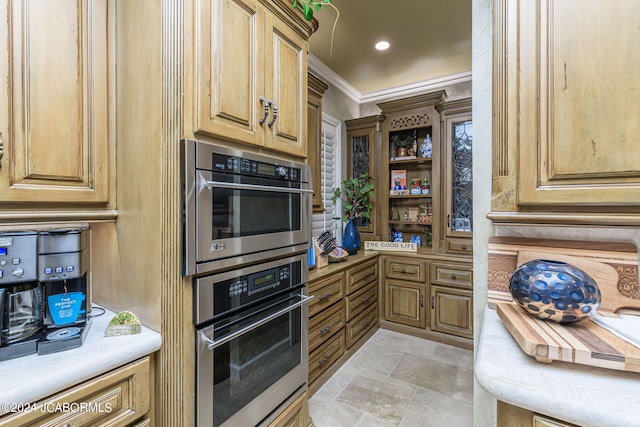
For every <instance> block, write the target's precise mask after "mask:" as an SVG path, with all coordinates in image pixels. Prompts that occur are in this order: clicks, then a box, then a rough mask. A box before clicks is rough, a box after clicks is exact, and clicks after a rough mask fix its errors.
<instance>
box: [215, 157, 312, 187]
mask: <svg viewBox="0 0 640 427" xmlns="http://www.w3.org/2000/svg"><path fill="white" fill-rule="evenodd" d="M213 170H214V171H220V172H229V173H235V174H240V175H248V176H259V177H269V178H277V179H281V180H285V181H293V182H300V180H301V178H302V176H301V175H302V174H301V173H300V169H297V168H293V167H286V166H282V165H277V164H273V163H266V162H259V161H256V160H251V159H245V158H242V157H234V156H228V155H225V154H218V153H214V154H213Z"/></svg>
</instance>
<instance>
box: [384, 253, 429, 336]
mask: <svg viewBox="0 0 640 427" xmlns="http://www.w3.org/2000/svg"><path fill="white" fill-rule="evenodd" d="M383 265H384V283H383V285H384V286H383V288H384V318H385V320H387V321H389V322H394V323H399V324H403V325H407V326H413V327H416V328H421V329H424V328H426V327H427V302H426V299H427V298H428V294H427V289H428V288H427V283H428V278H427V276H428V273H427V271H428V270H427V262H426V261H425V260H422V259H419V258H411V259H405V258H400V257H394V256H384V257H383Z"/></svg>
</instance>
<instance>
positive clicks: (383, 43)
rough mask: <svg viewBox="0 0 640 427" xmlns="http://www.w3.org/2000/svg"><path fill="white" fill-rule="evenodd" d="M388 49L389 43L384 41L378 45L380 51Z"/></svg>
mask: <svg viewBox="0 0 640 427" xmlns="http://www.w3.org/2000/svg"><path fill="white" fill-rule="evenodd" d="M388 48H389V42H386V41H384V40H383V41H379V42H378V43H376V49H378V50H387V49H388Z"/></svg>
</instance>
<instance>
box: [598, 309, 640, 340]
mask: <svg viewBox="0 0 640 427" xmlns="http://www.w3.org/2000/svg"><path fill="white" fill-rule="evenodd" d="M591 320H593V321H594V322H595V323H596V324H597V325H599V326H601V327H603V328H604V329H606V330H608V331H609V332H611V333H613V334H615V335H617V336H618V337H620V338H622V339H623V340H625V341H627V342H628V343H629V344H631V345H634V346H635V347H638V348H640V316H636V315H633V314H621V315H620V316H619V317H608V316H602V315H600V314H598V313H596V314H595V315H594V316H591Z"/></svg>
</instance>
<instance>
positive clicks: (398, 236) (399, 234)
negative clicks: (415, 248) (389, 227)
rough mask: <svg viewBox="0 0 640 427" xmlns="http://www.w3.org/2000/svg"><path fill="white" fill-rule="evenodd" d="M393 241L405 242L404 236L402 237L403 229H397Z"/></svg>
mask: <svg viewBox="0 0 640 427" xmlns="http://www.w3.org/2000/svg"><path fill="white" fill-rule="evenodd" d="M393 241H394V242H398V243H402V242H403V237H402V232H401V231H396V232H395V233H393Z"/></svg>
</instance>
